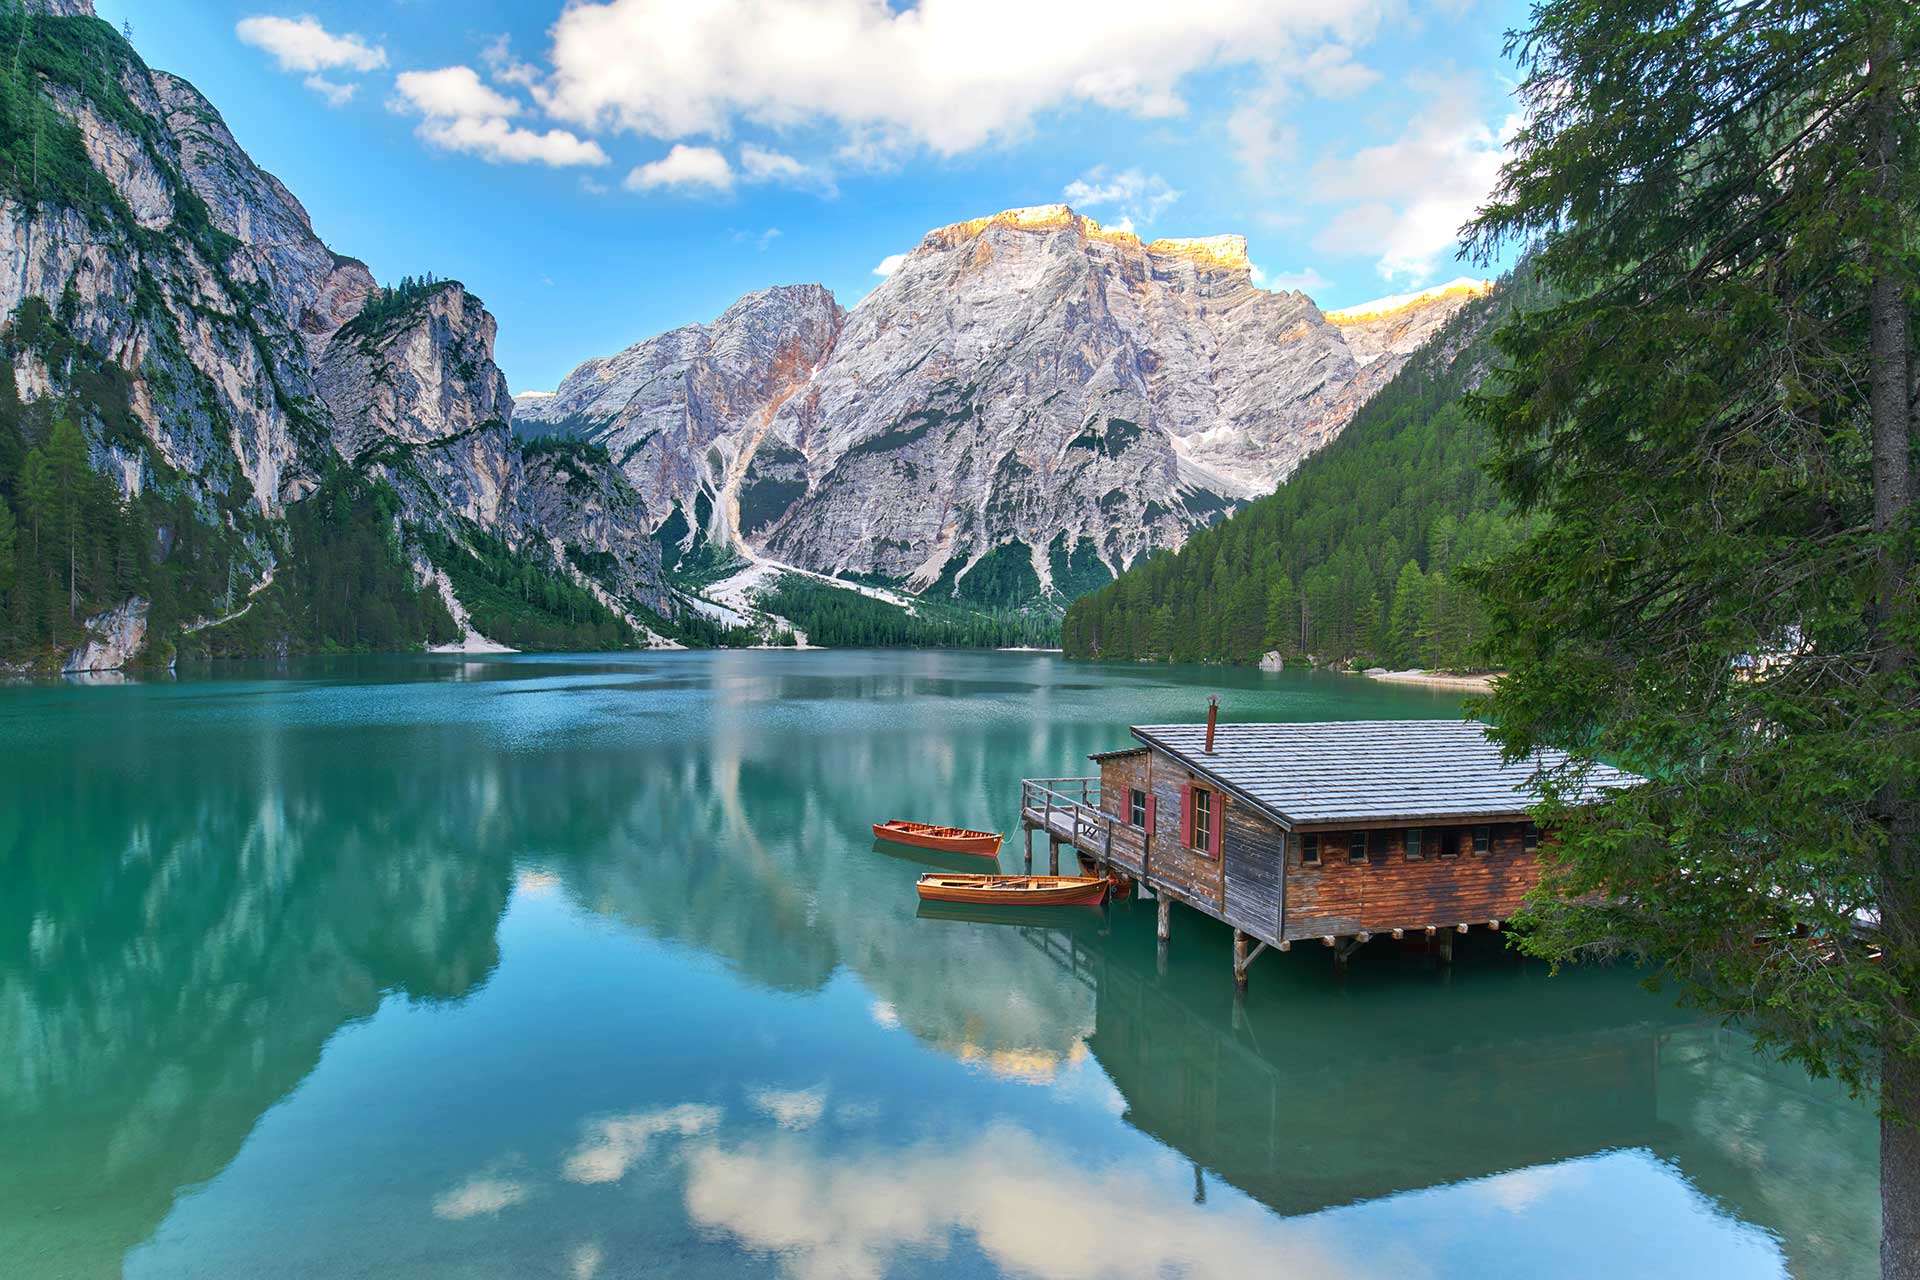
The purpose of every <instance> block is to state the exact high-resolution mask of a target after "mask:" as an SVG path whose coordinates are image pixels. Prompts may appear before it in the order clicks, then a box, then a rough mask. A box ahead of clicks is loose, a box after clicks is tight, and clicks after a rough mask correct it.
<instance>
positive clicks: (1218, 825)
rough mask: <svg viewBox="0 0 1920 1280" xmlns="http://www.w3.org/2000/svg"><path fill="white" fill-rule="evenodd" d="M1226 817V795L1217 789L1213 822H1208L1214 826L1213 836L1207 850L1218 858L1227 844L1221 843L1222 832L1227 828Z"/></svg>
mask: <svg viewBox="0 0 1920 1280" xmlns="http://www.w3.org/2000/svg"><path fill="white" fill-rule="evenodd" d="M1226 818H1227V804H1226V797H1225V796H1223V795H1221V794H1220V793H1219V792H1218V791H1216V792H1214V793H1213V812H1212V822H1210V823H1209V824H1208V825H1210V826H1211V827H1212V828H1213V831H1212V833H1211V834H1212V836H1213V838H1212V839H1211V840H1208V841H1207V852H1208V853H1211V854H1212V855H1213V856H1214V857H1216V858H1217V857H1219V856H1220V855H1221V853H1222V852H1223V851H1224V850H1225V848H1226V846H1225V845H1223V844H1221V843H1220V834H1221V832H1223V831H1224V830H1226Z"/></svg>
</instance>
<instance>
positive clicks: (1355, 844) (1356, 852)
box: [1347, 831, 1368, 862]
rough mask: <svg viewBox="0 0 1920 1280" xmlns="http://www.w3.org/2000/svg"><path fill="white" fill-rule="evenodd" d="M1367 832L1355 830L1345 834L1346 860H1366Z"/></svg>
mask: <svg viewBox="0 0 1920 1280" xmlns="http://www.w3.org/2000/svg"><path fill="white" fill-rule="evenodd" d="M1367 834H1368V833H1367V832H1365V831H1355V832H1352V833H1350V834H1349V835H1348V836H1347V861H1348V862H1365V861H1367V860H1368V851H1367Z"/></svg>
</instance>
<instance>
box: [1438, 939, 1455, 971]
mask: <svg viewBox="0 0 1920 1280" xmlns="http://www.w3.org/2000/svg"><path fill="white" fill-rule="evenodd" d="M1439 952H1440V963H1441V964H1449V965H1450V964H1452V963H1453V935H1452V934H1450V933H1443V934H1441V935H1440V947H1439Z"/></svg>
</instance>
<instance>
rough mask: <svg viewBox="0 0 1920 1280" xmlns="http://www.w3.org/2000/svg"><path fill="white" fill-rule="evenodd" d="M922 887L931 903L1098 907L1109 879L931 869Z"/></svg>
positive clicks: (1105, 896)
mask: <svg viewBox="0 0 1920 1280" xmlns="http://www.w3.org/2000/svg"><path fill="white" fill-rule="evenodd" d="M919 890H920V896H921V897H922V898H924V899H926V900H927V901H929V902H967V903H974V904H978V905H983V906H996V907H1001V906H1029V907H1078V906H1097V905H1098V904H1100V903H1102V902H1104V901H1106V898H1107V882H1106V881H1105V880H1102V879H1101V878H1100V877H1098V876H970V875H959V874H956V873H954V872H950V871H929V872H928V873H927V874H926V875H924V876H921V877H920V884H919Z"/></svg>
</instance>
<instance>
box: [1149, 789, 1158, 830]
mask: <svg viewBox="0 0 1920 1280" xmlns="http://www.w3.org/2000/svg"><path fill="white" fill-rule="evenodd" d="M1153 817H1154V814H1153V793H1152V792H1151V791H1149V792H1148V793H1147V834H1148V835H1154V834H1155V833H1156V831H1157V828H1156V827H1155V826H1154V821H1153Z"/></svg>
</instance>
